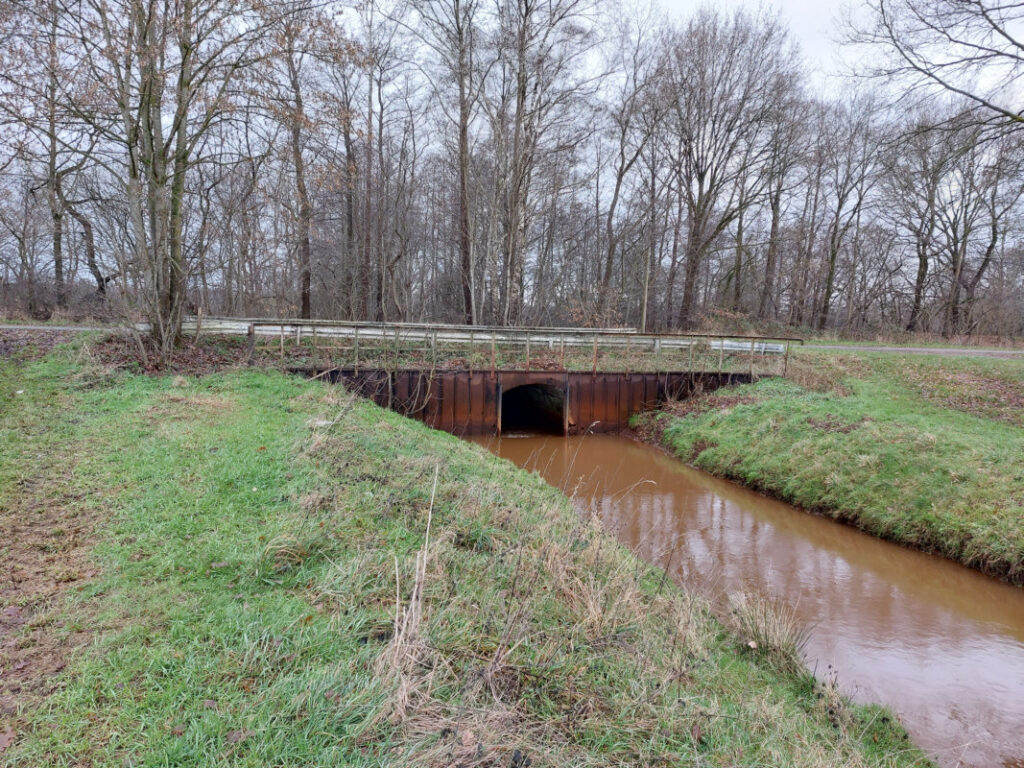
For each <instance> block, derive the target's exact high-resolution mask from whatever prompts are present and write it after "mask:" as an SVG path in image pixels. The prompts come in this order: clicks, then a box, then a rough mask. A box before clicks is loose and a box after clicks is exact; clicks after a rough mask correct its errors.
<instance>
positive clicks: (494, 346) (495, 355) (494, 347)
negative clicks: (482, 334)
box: [491, 331, 498, 373]
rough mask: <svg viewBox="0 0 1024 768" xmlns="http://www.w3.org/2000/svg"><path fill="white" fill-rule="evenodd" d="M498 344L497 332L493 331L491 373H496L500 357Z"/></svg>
mask: <svg viewBox="0 0 1024 768" xmlns="http://www.w3.org/2000/svg"><path fill="white" fill-rule="evenodd" d="M497 345H498V340H497V334H496V333H495V332H494V331H491V373H494V370H495V368H496V367H497V365H496V363H497V359H498V349H497Z"/></svg>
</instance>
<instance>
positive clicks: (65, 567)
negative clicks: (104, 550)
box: [0, 477, 97, 753]
mask: <svg viewBox="0 0 1024 768" xmlns="http://www.w3.org/2000/svg"><path fill="white" fill-rule="evenodd" d="M62 484H63V483H62V482H61V479H54V478H43V477H26V478H24V479H23V480H21V481H20V482H19V483H18V490H17V493H16V495H15V497H14V498H12V499H8V500H5V501H4V503H3V504H2V505H0V542H3V543H2V549H0V559H2V561H3V564H4V567H3V569H2V570H0V723H3V724H4V728H0V731H3V732H6V731H5V729H8V730H10V731H11V732H12V733H13V734H14V736H15V737H16V734H17V731H18V726H19V724H20V722H19V721H20V715H21V713H23V712H24V711H25V710H26V709H27V708H29V707H34V706H36V705H38V704H39V703H40V702H41V701H42V700H43V699H44V698H45V697H46V696H48V695H49V694H51V693H52V692H53V691H54V690H56V689H57V688H58V687H59V678H58V675H59V673H60V672H61V671H62V670H63V669H64V667H65V665H66V664H67V660H68V656H69V654H70V653H71V652H72V651H73V650H74V649H75V648H78V647H80V646H82V645H84V644H85V643H87V642H88V641H89V638H90V637H91V635H92V631H93V630H92V629H89V628H86V627H85V622H80V621H78V622H76V624H75V626H68V625H67V624H66V623H65V622H66V617H65V616H64V615H63V612H62V611H61V610H60V608H61V597H62V595H64V593H66V592H67V590H69V589H72V588H75V587H80V586H82V585H83V584H84V582H86V581H88V580H89V579H92V578H94V577H95V576H96V573H97V571H96V566H95V565H94V564H93V563H92V562H91V560H90V557H89V553H90V551H91V549H92V545H93V542H94V534H93V532H94V528H95V522H96V521H95V518H94V516H92V515H91V514H87V513H85V512H82V511H81V510H80V509H79V508H78V505H77V503H76V502H77V501H78V499H77V498H75V497H73V496H69V495H65V494H63V493H62V492H61V491H60V490H59V488H60V486H61V485H62ZM12 743H13V739H12ZM5 749H6V747H5V746H3V744H2V742H0V753H3V751H4V750H5Z"/></svg>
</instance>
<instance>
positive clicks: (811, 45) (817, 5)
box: [654, 0, 856, 75]
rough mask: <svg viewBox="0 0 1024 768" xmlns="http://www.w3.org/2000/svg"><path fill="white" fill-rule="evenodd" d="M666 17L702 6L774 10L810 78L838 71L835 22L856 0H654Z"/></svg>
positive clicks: (839, 60) (837, 21)
mask: <svg viewBox="0 0 1024 768" xmlns="http://www.w3.org/2000/svg"><path fill="white" fill-rule="evenodd" d="M654 2H655V3H656V4H658V5H660V6H661V7H662V8H664V9H665V10H666V11H667V12H668V13H670V14H672V15H675V16H678V17H680V18H685V17H686V16H688V15H689V14H691V13H693V11H695V10H696V9H698V8H700V7H701V6H702V5H705V4H711V5H713V6H714V7H715V8H720V9H723V10H724V9H732V8H737V7H746V8H748V9H751V10H757V9H758V8H760V7H766V8H768V9H772V8H775V9H778V11H779V14H780V16H781V18H782V19H783V21H785V22H786V23H787V24H788V25H789V28H790V31H791V32H792V33H793V37H794V38H796V40H797V42H798V43H799V44H800V49H801V51H803V55H804V58H805V59H806V60H807V64H808V65H809V69H810V70H811V72H812V74H814V75H827V74H830V73H833V72H836V71H837V70H838V69H839V68H840V63H841V59H840V56H841V51H840V47H839V45H838V44H837V43H836V42H835V39H836V38H837V37H838V36H839V34H838V31H839V20H840V18H842V14H843V11H844V8H849V7H854V8H855V7H856V0H765V2H757V0H714V2H713V3H707V2H706V1H705V0H654Z"/></svg>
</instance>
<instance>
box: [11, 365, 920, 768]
mask: <svg viewBox="0 0 1024 768" xmlns="http://www.w3.org/2000/svg"><path fill="white" fill-rule="evenodd" d="M18 390H21V391H22V394H20V395H15V394H14V392H16V391H18ZM40 472H41V473H43V474H42V475H39V477H45V478H46V480H45V483H43V484H42V485H40V484H37V485H35V486H34V487H33V490H32V494H33V503H37V502H40V501H48V502H49V503H53V504H60V505H63V508H64V509H66V511H67V514H69V515H91V516H92V517H94V518H95V519H96V521H97V523H96V525H97V530H96V541H97V543H96V545H95V550H94V552H93V554H92V557H93V559H94V561H95V563H96V564H97V566H98V568H99V571H100V573H99V575H98V576H97V577H96V578H95V579H93V580H91V581H85V582H81V583H80V585H79V587H78V588H77V589H75V590H72V591H69V592H68V593H67V599H66V601H65V603H63V604H61V605H58V606H56V607H55V608H54V609H53V610H54V611H56V612H58V613H60V615H61V617H62V624H63V625H64V626H65V627H66V628H68V629H72V630H73V629H74V628H76V627H84V628H88V629H89V630H90V631H92V632H94V642H93V643H92V644H91V645H90V646H89V647H87V648H85V649H83V650H82V651H80V652H79V653H78V654H77V655H75V656H74V658H73V659H72V660H71V663H70V664H69V667H68V668H67V670H66V671H65V672H64V679H63V684H62V687H61V688H60V690H59V691H58V692H57V693H55V694H53V695H52V696H50V697H49V698H48V699H47V700H46V702H45V703H44V704H43V705H42V706H39V707H36V708H30V709H28V710H26V711H25V712H24V713H23V714H22V715H20V716H19V719H18V721H17V727H18V734H19V735H18V739H17V742H16V743H15V745H14V746H13V747H12V748H11V749H10V750H8V751H7V752H5V753H0V765H4V766H71V765H75V766H78V765H89V766H112V767H113V766H117V767H118V768H121V767H122V766H129V765H130V766H172V765H173V766H228V765H230V766H327V765H353V766H379V765H450V764H460V765H479V766H484V765H494V766H499V765H500V766H509V765H517V766H520V767H521V768H522V767H524V766H525V765H527V763H526V762H525V759H526V758H528V759H529V760H530V761H532V762H531V763H529V764H531V765H533V766H541V765H558V766H566V765H610V764H615V765H626V764H632V765H698V764H699V765H722V766H724V765H744V766H755V765H757V766H764V765H772V766H782V765H786V766H848V765H853V766H859V765H872V766H903V765H925V764H926V763H925V761H924V760H923V758H921V756H920V755H919V753H917V752H916V750H914V749H913V748H912V747H909V745H908V744H907V742H906V741H905V735H904V734H903V733H902V732H901V731H900V730H899V729H898V728H897V727H896V726H895V725H894V724H893V722H892V719H891V717H890V716H889V715H887V714H886V713H885V712H883V711H881V710H878V709H873V708H870V709H868V708H860V707H853V706H850V705H844V707H842V708H841V710H842V716H841V719H837V716H836V708H835V705H834V701H833V698H834V695H833V694H832V693H831V692H829V691H828V690H826V689H824V688H823V687H822V686H820V685H818V684H816V683H815V682H814V681H813V679H812V678H811V677H810V676H809V675H808V674H807V673H806V671H797V672H794V671H793V670H792V669H791V664H790V663H788V662H786V663H782V662H779V661H776V660H774V659H775V657H774V656H773V655H772V654H768V653H766V654H764V655H757V654H756V653H755V652H753V651H750V650H749V648H748V647H747V644H746V642H745V639H744V638H743V637H740V636H736V635H733V634H730V633H729V632H727V631H726V630H725V629H723V627H722V626H721V625H720V624H719V623H718V622H717V621H716V620H715V619H714V618H713V617H712V616H711V615H710V613H709V612H708V611H707V609H706V607H705V606H704V605H703V604H701V603H700V602H699V601H697V600H695V599H693V598H692V597H690V596H688V595H686V594H685V593H683V592H681V591H679V590H677V589H675V588H674V587H673V586H672V585H671V584H665V583H664V580H663V579H662V578H661V577H660V574H658V573H656V572H654V571H653V570H652V569H650V568H649V567H647V566H646V565H644V564H642V563H640V562H638V561H637V560H635V559H634V558H633V557H632V556H631V555H630V554H629V553H628V552H626V551H625V550H623V549H622V548H621V547H619V546H618V545H617V544H616V543H615V542H614V540H612V539H611V538H609V537H607V536H606V535H605V534H603V533H602V532H600V531H599V530H596V529H595V528H592V527H589V526H587V525H584V524H582V523H581V522H580V521H579V519H578V518H577V516H576V515H575V513H574V512H573V511H572V509H571V507H570V506H569V504H568V502H567V501H566V500H565V499H564V498H563V497H562V496H560V495H559V494H558V493H557V492H556V491H554V490H553V489H551V488H550V487H548V486H547V485H545V484H544V483H542V482H541V481H540V479H539V478H538V477H536V476H533V475H529V474H526V473H525V472H523V471H520V470H518V469H516V468H514V467H512V466H511V465H510V464H508V463H505V462H502V461H499V460H497V459H495V458H493V457H491V456H490V455H489V454H487V453H486V452H485V451H484V450H483V449H481V448H478V447H476V446H473V445H470V444H467V443H463V442H461V441H459V440H457V439H455V438H453V437H451V436H449V435H446V434H443V433H439V432H433V431H431V430H429V429H427V428H426V427H424V426H423V425H421V424H418V423H415V422H411V421H407V420H404V419H402V418H400V417H398V416H397V415H395V414H392V413H388V412H385V411H383V410H381V409H378V408H377V407H375V406H373V405H372V404H370V403H368V402H366V401H362V400H358V399H354V398H352V397H350V396H349V395H347V394H346V393H345V392H344V391H342V390H340V389H337V388H329V387H327V386H325V385H319V384H315V383H311V382H307V381H302V380H299V379H297V378H289V377H286V376H284V375H281V374H274V373H263V372H258V371H242V372H228V373H222V374H218V375H213V376H208V377H204V378H202V379H189V380H185V379H171V378H169V377H167V378H155V377H144V376H137V375H129V374H123V373H109V372H103V371H98V370H96V369H95V368H92V367H90V366H89V365H88V364H85V363H78V362H75V360H74V354H73V353H72V354H68V353H64V352H60V351H58V352H55V353H53V354H51V355H50V356H49V357H48V358H47V359H45V360H43V361H39V362H34V363H26V364H24V365H18V366H14V365H8V366H6V367H4V368H3V369H0V498H6V499H8V500H9V501H10V506H9V507H8V509H12V508H14V507H15V506H16V505H17V504H18V503H19V495H24V494H25V493H27V491H26V490H25V487H26V485H25V482H24V480H25V477H26V474H32V475H35V474H36V473H40ZM435 477H436V478H437V481H436V483H437V484H436V490H435V487H434V483H435ZM428 531H429V543H428V542H427V534H428ZM396 611H397V617H396ZM396 629H397V632H396ZM0 732H2V729H0ZM517 753H518V756H517Z"/></svg>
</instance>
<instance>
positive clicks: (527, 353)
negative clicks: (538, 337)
mask: <svg viewBox="0 0 1024 768" xmlns="http://www.w3.org/2000/svg"><path fill="white" fill-rule="evenodd" d="M526 370H530V332H529V331H527V332H526Z"/></svg>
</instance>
